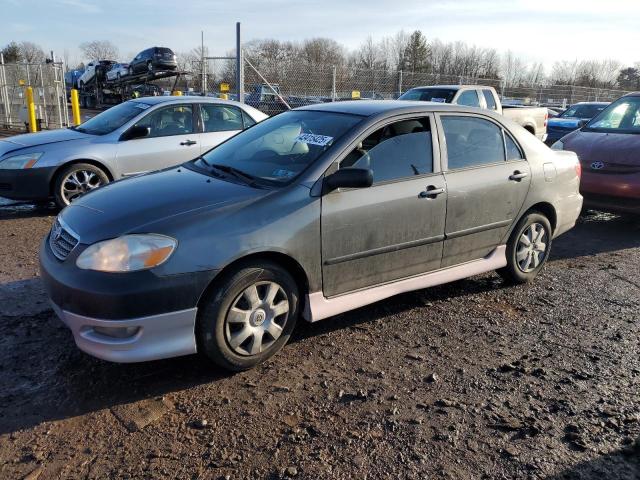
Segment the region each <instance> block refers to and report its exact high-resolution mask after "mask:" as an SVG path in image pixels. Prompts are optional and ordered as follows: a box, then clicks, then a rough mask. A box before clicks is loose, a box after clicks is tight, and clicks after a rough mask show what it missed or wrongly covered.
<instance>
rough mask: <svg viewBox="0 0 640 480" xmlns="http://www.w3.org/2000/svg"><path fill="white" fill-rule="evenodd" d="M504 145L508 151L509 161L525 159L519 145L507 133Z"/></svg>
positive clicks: (505, 133)
mask: <svg viewBox="0 0 640 480" xmlns="http://www.w3.org/2000/svg"><path fill="white" fill-rule="evenodd" d="M504 145H505V147H506V151H507V160H522V159H524V155H522V151H521V150H520V147H518V144H517V143H516V142H515V140H514V139H513V138H511V135H509V134H508V133H507V132H506V131H505V132H504Z"/></svg>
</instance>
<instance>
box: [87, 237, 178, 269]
mask: <svg viewBox="0 0 640 480" xmlns="http://www.w3.org/2000/svg"><path fill="white" fill-rule="evenodd" d="M177 245H178V242H177V240H175V239H173V238H171V237H166V236H164V235H157V234H145V235H124V236H122V237H119V238H114V239H113V240H105V241H104V242H98V243H94V244H93V245H91V246H90V247H89V248H87V249H86V250H85V251H84V252H82V253H81V254H80V256H79V257H78V259H77V260H76V265H77V266H78V268H82V269H83V270H97V271H99V272H135V271H136V270H146V269H148V268H153V267H157V266H158V265H162V264H163V263H164V262H166V261H167V259H168V258H169V257H170V256H171V254H172V253H173V251H174V250H175V249H176V246H177Z"/></svg>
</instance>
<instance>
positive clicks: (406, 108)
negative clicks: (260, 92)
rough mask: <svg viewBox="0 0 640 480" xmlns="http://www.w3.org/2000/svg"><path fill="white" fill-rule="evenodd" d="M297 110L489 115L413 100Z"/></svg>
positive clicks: (355, 102)
mask: <svg viewBox="0 0 640 480" xmlns="http://www.w3.org/2000/svg"><path fill="white" fill-rule="evenodd" d="M296 110H312V111H316V112H335V113H350V114H354V115H362V116H364V117H369V116H372V115H379V114H385V113H411V112H415V111H423V112H436V111H437V112H442V111H445V112H446V111H451V112H468V113H478V112H479V111H480V112H482V113H485V114H486V113H488V110H480V109H478V108H473V107H464V106H461V105H451V104H448V103H438V102H421V101H412V100H346V101H341V102H329V103H316V104H313V105H307V106H304V107H299V108H296Z"/></svg>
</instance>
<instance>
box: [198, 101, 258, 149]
mask: <svg viewBox="0 0 640 480" xmlns="http://www.w3.org/2000/svg"><path fill="white" fill-rule="evenodd" d="M200 124H201V126H202V133H201V135H200V138H201V144H200V152H201V153H205V152H207V151H209V150H211V149H212V148H213V147H215V146H216V145H219V144H220V143H222V142H224V141H225V140H226V139H228V138H230V137H233V136H234V135H235V134H237V133H239V132H241V131H242V130H243V129H245V128H247V127H248V126H249V125H246V126H245V124H244V120H243V116H242V110H241V109H240V108H238V107H234V106H229V105H222V104H215V103H201V104H200Z"/></svg>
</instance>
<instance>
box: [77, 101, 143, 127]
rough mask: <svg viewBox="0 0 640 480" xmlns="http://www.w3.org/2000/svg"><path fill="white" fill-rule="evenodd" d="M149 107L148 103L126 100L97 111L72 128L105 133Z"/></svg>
mask: <svg viewBox="0 0 640 480" xmlns="http://www.w3.org/2000/svg"><path fill="white" fill-rule="evenodd" d="M149 107H150V105H148V104H146V103H143V102H133V101H128V102H125V103H121V104H120V105H116V106H115V107H111V108H110V109H109V110H105V111H104V112H102V113H99V114H98V115H96V116H95V117H93V118H90V119H89V120H87V121H86V122H84V123H82V124H80V125H78V126H77V127H73V129H74V130H77V131H79V132H82V133H89V134H91V135H106V134H107V133H111V132H113V131H114V130H117V129H118V128H120V127H121V126H123V125H124V124H125V123H127V122H128V121H129V120H131V119H133V118H135V117H137V116H138V115H140V114H141V113H142V112H144V111H145V110H146V109H147V108H149Z"/></svg>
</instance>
